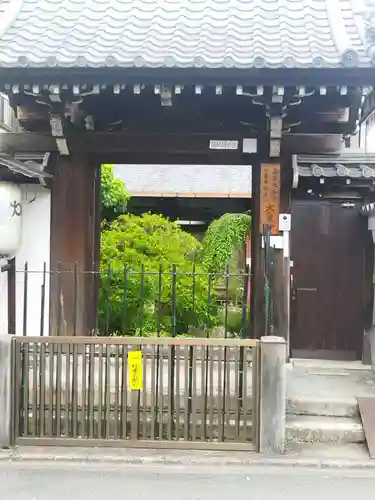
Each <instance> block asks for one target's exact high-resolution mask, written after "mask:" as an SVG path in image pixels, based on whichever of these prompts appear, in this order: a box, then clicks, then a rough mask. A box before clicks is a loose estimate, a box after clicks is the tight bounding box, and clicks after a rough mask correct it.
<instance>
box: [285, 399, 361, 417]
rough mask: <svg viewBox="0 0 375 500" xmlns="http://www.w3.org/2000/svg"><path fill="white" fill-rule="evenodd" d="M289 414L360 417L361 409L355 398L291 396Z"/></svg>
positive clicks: (288, 403) (288, 407)
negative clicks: (333, 398) (335, 398)
mask: <svg viewBox="0 0 375 500" xmlns="http://www.w3.org/2000/svg"><path fill="white" fill-rule="evenodd" d="M286 411H287V414H289V415H310V416H316V417H320V416H321V417H343V418H353V417H359V409H358V404H357V400H356V399H355V398H347V399H346V400H332V399H329V400H328V399H315V398H314V399H312V398H310V399H306V398H296V397H294V398H289V399H288V400H287V410H286Z"/></svg>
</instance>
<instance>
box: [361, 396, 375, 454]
mask: <svg viewBox="0 0 375 500" xmlns="http://www.w3.org/2000/svg"><path fill="white" fill-rule="evenodd" d="M357 402H358V407H359V412H360V415H361V418H362V423H363V429H364V431H365V436H366V441H367V446H368V451H369V453H370V457H371V458H375V398H357Z"/></svg>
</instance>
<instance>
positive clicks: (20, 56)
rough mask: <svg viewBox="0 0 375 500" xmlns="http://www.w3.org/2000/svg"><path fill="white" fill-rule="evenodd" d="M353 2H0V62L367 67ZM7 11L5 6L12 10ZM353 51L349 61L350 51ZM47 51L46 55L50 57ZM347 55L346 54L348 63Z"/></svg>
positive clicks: (360, 25) (34, 64) (12, 64)
mask: <svg viewBox="0 0 375 500" xmlns="http://www.w3.org/2000/svg"><path fill="white" fill-rule="evenodd" d="M354 2H358V0H112V1H110V0H91V1H86V0H15V1H14V2H9V1H7V2H5V3H4V2H1V5H3V8H4V9H5V14H6V13H7V12H8V15H5V17H4V16H2V18H3V17H4V19H7V25H6V26H5V25H4V24H2V23H3V21H2V19H0V66H3V67H19V66H29V67H46V66H48V65H49V62H51V61H52V60H53V61H54V62H56V65H57V66H59V67H74V66H82V64H84V65H87V66H88V67H95V68H98V67H103V66H107V65H108V61H109V64H110V65H112V66H113V65H118V66H121V67H134V66H138V67H140V66H143V67H150V68H158V67H165V66H168V67H171V66H174V67H181V68H187V67H195V66H199V67H209V68H215V67H236V68H251V67H263V66H264V67H269V68H279V67H291V66H294V67H300V68H305V67H311V66H314V65H317V66H322V65H323V66H325V67H340V66H345V65H358V66H370V65H371V60H370V58H369V57H368V55H367V53H366V50H365V45H366V39H365V28H364V26H365V24H364V19H363V16H362V15H361V14H358V13H356V12H355V11H354V9H353V5H354ZM10 9H12V10H10ZM353 55H354V59H353V57H352V56H353ZM52 58H53V59H52ZM353 61H354V62H353Z"/></svg>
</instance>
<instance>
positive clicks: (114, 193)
mask: <svg viewBox="0 0 375 500" xmlns="http://www.w3.org/2000/svg"><path fill="white" fill-rule="evenodd" d="M129 198H130V196H129V194H128V193H127V191H126V187H125V184H124V183H123V182H122V180H121V179H117V178H116V177H115V176H114V175H113V165H109V164H104V165H102V170H101V205H102V219H105V220H107V221H111V220H113V219H115V218H116V217H118V216H119V215H121V214H123V213H125V212H126V209H127V204H128V200H129Z"/></svg>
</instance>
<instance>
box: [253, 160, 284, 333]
mask: <svg viewBox="0 0 375 500" xmlns="http://www.w3.org/2000/svg"><path fill="white" fill-rule="evenodd" d="M289 167H290V165H288V164H287V163H285V164H284V163H283V165H280V162H275V163H270V162H267V163H266V162H265V163H255V162H254V163H253V172H252V173H253V177H252V185H253V187H252V189H253V191H252V201H253V208H252V234H251V243H252V247H251V265H252V294H251V299H252V300H251V318H252V336H253V337H255V338H260V337H261V336H263V335H264V334H265V317H264V306H265V298H264V283H265V281H264V258H263V250H262V232H263V226H264V225H269V226H270V227H271V233H272V234H273V235H278V234H279V231H278V218H279V212H281V213H284V212H288V211H289V197H290V191H291V179H290V172H289V171H288V168H289ZM280 234H281V233H280ZM287 267H289V259H285V258H284V255H283V250H281V249H280V250H276V251H275V272H274V288H273V318H274V334H275V335H277V336H280V337H283V338H285V339H286V340H288V338H289V316H290V313H289V310H290V307H289V293H288V287H289V269H287Z"/></svg>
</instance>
